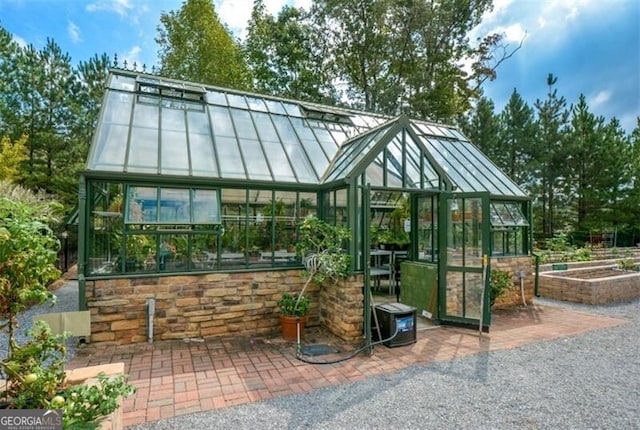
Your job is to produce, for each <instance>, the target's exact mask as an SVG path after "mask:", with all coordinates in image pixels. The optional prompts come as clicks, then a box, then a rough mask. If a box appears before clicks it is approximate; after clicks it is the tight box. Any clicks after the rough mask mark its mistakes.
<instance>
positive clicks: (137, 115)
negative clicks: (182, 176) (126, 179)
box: [127, 103, 160, 173]
mask: <svg viewBox="0 0 640 430" xmlns="http://www.w3.org/2000/svg"><path fill="white" fill-rule="evenodd" d="M159 116H160V109H159V107H158V106H151V105H147V104H142V103H136V105H135V106H134V109H133V124H132V126H131V141H130V146H129V154H128V160H127V171H129V172H140V173H157V172H158V138H159V132H158V131H159V127H158V124H159V122H158V118H159Z"/></svg>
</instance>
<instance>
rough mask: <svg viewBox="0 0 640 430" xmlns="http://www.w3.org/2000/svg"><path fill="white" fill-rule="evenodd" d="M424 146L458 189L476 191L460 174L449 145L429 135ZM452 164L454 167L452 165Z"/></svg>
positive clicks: (458, 164) (458, 165)
mask: <svg viewBox="0 0 640 430" xmlns="http://www.w3.org/2000/svg"><path fill="white" fill-rule="evenodd" d="M426 147H427V150H428V151H429V152H430V153H431V155H432V157H433V158H434V160H435V161H436V162H437V163H438V164H440V166H442V169H443V170H444V172H445V173H446V174H447V175H448V176H449V178H451V181H452V182H453V185H455V186H456V187H457V189H458V191H463V192H470V191H478V190H476V189H475V188H474V187H473V186H472V185H471V184H470V183H468V182H467V181H466V179H465V178H464V176H463V175H462V174H461V170H460V167H461V166H460V163H458V162H457V161H456V160H455V159H454V155H453V154H452V153H451V151H450V150H451V149H452V148H451V145H449V146H447V145H445V144H444V143H443V141H441V140H440V139H436V138H434V137H431V138H428V139H426ZM454 165H455V166H456V168H454V167H453V166H454Z"/></svg>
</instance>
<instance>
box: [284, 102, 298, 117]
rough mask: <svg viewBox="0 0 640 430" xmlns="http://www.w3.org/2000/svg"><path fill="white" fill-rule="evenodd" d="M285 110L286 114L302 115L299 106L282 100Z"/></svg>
mask: <svg viewBox="0 0 640 430" xmlns="http://www.w3.org/2000/svg"><path fill="white" fill-rule="evenodd" d="M282 105H283V106H284V109H285V111H287V114H288V115H291V116H295V117H298V118H301V117H302V112H300V106H298V105H294V104H293V103H287V102H282Z"/></svg>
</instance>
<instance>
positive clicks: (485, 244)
mask: <svg viewBox="0 0 640 430" xmlns="http://www.w3.org/2000/svg"><path fill="white" fill-rule="evenodd" d="M460 198H462V199H472V198H480V199H481V201H482V226H481V237H482V255H483V256H486V259H483V260H485V262H484V264H486V267H484V268H483V267H470V266H467V265H466V264H465V262H464V251H463V265H462V266H454V265H450V264H449V261H448V253H447V247H448V242H447V240H448V234H449V229H450V227H451V225H450V223H449V214H448V210H449V203H450V202H451V200H453V199H460ZM489 206H490V195H489V193H451V192H446V191H445V192H443V193H442V194H441V195H440V207H439V215H438V231H439V237H438V252H439V253H438V257H439V258H438V307H439V309H438V313H439V315H440V321H441V322H442V323H443V324H451V325H462V326H476V327H478V325H479V322H480V321H479V320H478V319H477V318H467V317H464V316H458V315H449V314H447V279H448V274H449V272H457V273H463V274H464V273H479V274H484V279H483V281H484V282H483V288H484V294H483V296H484V301H483V303H482V310H483V313H482V321H483V329H485V330H488V327H489V326H490V324H491V306H490V297H489V279H490V276H491V266H490V261H491V259H490V240H489V239H490V223H489ZM463 223H464V221H463ZM483 269H484V270H483Z"/></svg>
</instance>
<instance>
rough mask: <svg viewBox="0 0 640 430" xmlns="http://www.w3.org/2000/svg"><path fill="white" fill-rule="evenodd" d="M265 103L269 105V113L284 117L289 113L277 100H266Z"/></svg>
mask: <svg viewBox="0 0 640 430" xmlns="http://www.w3.org/2000/svg"><path fill="white" fill-rule="evenodd" d="M264 103H265V104H266V105H267V109H269V112H271V113H278V114H282V115H286V114H287V111H286V110H284V106H282V103H280V102H279V101H277V100H269V99H266V100H265V101H264Z"/></svg>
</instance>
